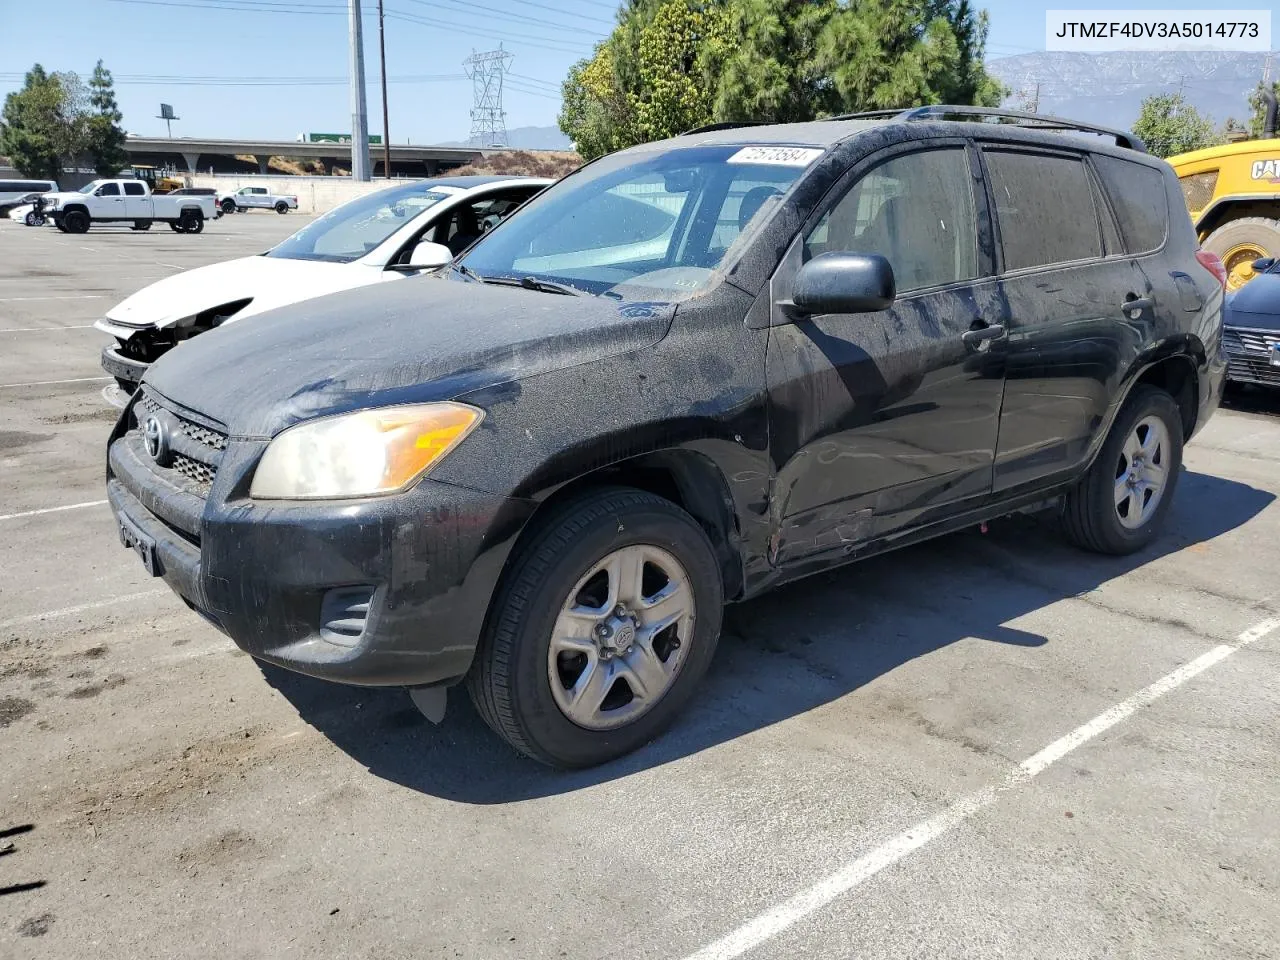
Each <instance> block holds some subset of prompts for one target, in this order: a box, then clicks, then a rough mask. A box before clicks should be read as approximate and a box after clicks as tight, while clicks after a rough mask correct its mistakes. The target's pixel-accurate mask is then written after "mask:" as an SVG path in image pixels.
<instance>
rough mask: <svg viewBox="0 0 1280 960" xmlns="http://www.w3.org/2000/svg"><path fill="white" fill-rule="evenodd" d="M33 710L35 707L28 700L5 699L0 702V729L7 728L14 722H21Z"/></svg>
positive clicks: (18, 698)
mask: <svg viewBox="0 0 1280 960" xmlns="http://www.w3.org/2000/svg"><path fill="white" fill-rule="evenodd" d="M35 708H36V705H35V704H34V703H32V702H31V701H30V700H23V699H21V698H20V697H5V698H4V699H3V700H0V728H4V727H7V726H9V724H11V723H13V722H14V721H15V720H21V719H22V718H23V717H25V716H26V715H27V714H29V713H30V712H31V711H32V710H34V709H35Z"/></svg>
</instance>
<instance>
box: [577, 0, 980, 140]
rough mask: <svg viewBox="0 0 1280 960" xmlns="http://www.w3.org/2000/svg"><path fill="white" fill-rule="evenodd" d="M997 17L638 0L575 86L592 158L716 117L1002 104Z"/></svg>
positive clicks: (959, 9) (745, 1)
mask: <svg viewBox="0 0 1280 960" xmlns="http://www.w3.org/2000/svg"><path fill="white" fill-rule="evenodd" d="M986 38H987V17H986V14H985V13H975V12H974V10H973V8H972V7H971V6H970V4H969V0H856V2H850V0H629V2H628V4H627V6H626V7H624V8H623V9H622V10H621V11H620V13H619V21H618V26H617V27H616V28H615V29H614V31H613V33H612V35H611V36H610V37H609V39H608V40H606V41H605V42H604V43H603V44H601V45H600V46H598V47H597V48H596V52H595V55H594V56H593V57H592V59H591V60H588V61H583V62H581V63H579V64H577V65H576V66H575V67H574V68H573V70H572V71H571V72H570V75H569V78H568V79H567V80H566V81H565V84H564V101H565V104H564V109H563V111H562V113H561V115H560V128H561V129H562V130H563V131H564V132H565V133H566V134H568V135H569V136H570V137H572V138H573V140H574V142H575V143H576V144H577V145H578V149H579V151H580V152H581V153H582V154H583V156H585V157H593V156H599V155H600V154H601V153H604V152H607V151H609V150H613V149H618V148H619V147H623V146H629V145H631V144H634V143H639V142H642V141H643V140H647V139H653V138H655V137H661V136H669V135H671V134H673V133H678V132H680V131H681V130H683V129H688V128H689V127H691V126H696V125H698V124H700V123H705V122H708V121H731V120H737V121H748V120H754V121H764V122H775V123H783V122H788V121H794V120H811V119H814V118H816V117H822V116H831V115H832V114H839V113H848V112H854V111H858V110H866V109H873V108H879V107H909V106H916V105H920V104H926V103H961V104H985V105H994V104H996V103H998V102H999V101H1000V98H1001V97H1002V96H1003V94H1004V88H1003V87H1002V86H1001V85H1000V84H999V83H997V82H996V81H995V80H994V79H993V78H992V77H991V76H990V75H989V74H988V73H987V72H986V69H985V68H984V66H983V54H984V52H985V48H986Z"/></svg>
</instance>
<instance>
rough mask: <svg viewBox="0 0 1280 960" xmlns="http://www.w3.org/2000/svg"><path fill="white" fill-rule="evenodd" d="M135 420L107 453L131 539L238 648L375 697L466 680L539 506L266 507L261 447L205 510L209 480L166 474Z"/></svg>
mask: <svg viewBox="0 0 1280 960" xmlns="http://www.w3.org/2000/svg"><path fill="white" fill-rule="evenodd" d="M130 416H131V415H130V413H126V414H125V416H124V417H123V418H122V422H121V426H120V427H118V428H117V431H116V435H115V437H114V438H113V441H112V443H111V445H110V447H109V450H108V480H107V495H108V498H109V500H110V502H111V508H112V510H113V511H114V512H115V514H116V517H117V521H118V522H119V523H120V524H121V525H122V529H123V531H124V532H123V533H122V540H138V539H142V540H149V541H150V542H151V544H153V546H152V547H149V548H141V547H140V548H137V549H138V551H139V552H140V553H143V552H147V553H148V558H149V559H150V562H151V566H152V567H153V569H152V572H153V573H154V574H155V575H156V576H160V577H163V579H164V580H165V582H166V583H167V584H168V585H169V586H170V587H171V588H172V589H173V590H174V591H175V592H176V593H177V594H178V595H179V596H181V597H182V598H183V600H185V601H186V602H187V604H188V605H189V606H191V607H192V608H193V609H194V610H196V611H197V612H198V613H200V614H201V615H202V616H204V617H205V618H206V619H207V620H209V621H210V622H211V623H213V624H214V625H215V626H217V627H218V628H219V629H220V630H222V631H223V632H224V633H226V634H227V635H228V636H229V637H230V638H231V639H232V640H233V641H235V643H236V645H237V646H238V647H240V648H241V649H242V650H245V651H246V652H248V653H250V654H252V655H253V656H255V657H258V658H260V659H263V660H266V661H269V662H271V663H275V664H278V665H279V666H282V667H285V668H287V669H290V670H295V671H297V672H299V673H304V674H308V675H310V676H314V677H319V678H322V679H326V680H335V681H340V682H344V683H351V684H359V685H368V686H401V685H402V686H421V685H429V684H442V683H450V682H453V681H456V680H458V679H460V678H461V677H462V676H463V675H464V674H465V673H466V672H467V670H468V668H469V667H470V664H471V659H472V656H473V654H474V652H475V647H476V644H477V643H478V641H479V637H480V632H481V630H482V628H483V625H484V617H485V614H486V612H487V610H488V606H489V601H490V598H491V596H492V594H493V591H494V588H495V586H496V583H497V580H498V577H499V575H500V573H501V569H502V565H503V563H504V562H505V559H506V555H507V551H508V550H509V548H510V544H511V542H512V541H513V540H514V536H515V534H516V532H517V531H518V530H519V529H520V528H521V527H522V526H523V524H524V522H525V520H527V518H528V516H529V515H530V513H531V511H532V506H531V505H530V504H528V503H525V502H524V501H517V500H511V499H507V498H504V497H498V496H493V495H491V494H485V493H479V492H476V491H471V490H467V489H463V488H459V487H455V486H452V485H449V484H444V483H437V482H433V481H431V480H424V481H422V482H420V483H419V484H418V485H417V486H416V487H415V488H414V489H412V490H410V491H408V492H406V493H404V494H400V495H396V496H392V497H380V498H376V499H367V500H360V501H341V502H337V501H335V502H324V503H322V502H305V503H304V502H290V503H283V502H269V503H268V502H259V501H253V500H250V499H249V498H248V497H247V496H242V495H238V494H239V493H240V492H241V491H244V490H246V489H247V483H248V480H249V478H250V476H251V470H252V464H253V463H255V462H256V460H257V458H258V457H259V456H260V455H261V451H262V449H263V445H262V444H260V443H255V444H244V445H240V444H236V443H231V444H230V445H228V447H227V449H226V451H225V455H224V459H223V460H222V462H221V464H220V465H219V467H218V473H217V476H216V479H215V480H214V482H213V484H212V489H211V491H210V492H209V496H208V497H207V498H202V497H201V496H200V493H201V492H202V491H201V487H200V485H199V484H198V483H193V482H192V481H190V480H188V479H187V478H185V477H182V476H178V475H176V471H166V470H164V469H159V468H156V467H155V466H154V464H153V463H152V462H151V461H150V459H149V458H148V456H147V454H146V452H145V450H144V449H143V446H142V442H141V437H140V435H139V434H138V432H137V431H136V430H130V431H127V432H125V430H124V427H125V426H126V424H127V422H128V421H129V419H130ZM165 474H174V475H173V476H166V475H165ZM227 492H230V494H231V495H230V496H229V497H226V496H225V494H226V493H227ZM130 530H132V532H129V531H130ZM139 533H140V534H141V535H142V536H141V538H139V537H138V536H137V534H139ZM148 551H149V552H148Z"/></svg>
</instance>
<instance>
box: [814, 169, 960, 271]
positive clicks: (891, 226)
mask: <svg viewBox="0 0 1280 960" xmlns="http://www.w3.org/2000/svg"><path fill="white" fill-rule="evenodd" d="M837 250H838V251H844V252H848V253H879V254H881V255H883V256H884V257H886V258H887V259H888V261H889V263H890V264H891V265H892V266H893V274H894V278H895V280H896V281H897V286H898V292H899V293H907V292H909V291H911V290H919V289H921V288H923V287H932V286H936V285H938V284H942V283H955V282H956V281H959V280H972V279H974V278H975V277H977V276H978V231H977V222H976V218H975V215H974V205H973V178H972V176H971V174H970V170H969V157H968V155H967V154H966V153H965V150H964V149H963V148H962V147H954V148H947V149H942V150H926V151H921V152H919V153H908V154H905V155H903V156H899V157H894V158H893V159H892V160H886V161H885V162H884V163H882V164H880V166H878V167H876V168H875V169H873V170H871V171H870V172H868V173H867V174H866V175H865V176H863V177H862V179H860V180H859V181H858V182H857V183H855V184H854V185H853V186H852V187H850V188H849V191H848V192H847V193H846V194H845V195H844V196H843V197H841V198H840V199H839V200H838V201H836V203H835V205H834V206H832V207H831V208H830V209H829V210H828V211H827V212H826V213H825V214H824V215H823V217H822V219H821V220H819V221H818V224H817V225H816V226H815V227H814V228H813V229H812V230H811V231H810V232H809V233H808V235H807V236H806V237H805V259H806V260H807V259H808V258H809V257H811V256H816V255H818V254H820V253H827V252H832V251H837Z"/></svg>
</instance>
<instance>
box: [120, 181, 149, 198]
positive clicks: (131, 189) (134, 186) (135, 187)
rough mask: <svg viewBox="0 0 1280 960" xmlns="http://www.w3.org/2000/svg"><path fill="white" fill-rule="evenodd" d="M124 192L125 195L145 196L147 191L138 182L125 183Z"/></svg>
mask: <svg viewBox="0 0 1280 960" xmlns="http://www.w3.org/2000/svg"><path fill="white" fill-rule="evenodd" d="M124 193H125V196H126V197H145V196H146V195H147V191H145V190H143V189H142V184H140V183H126V184H125V185H124Z"/></svg>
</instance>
